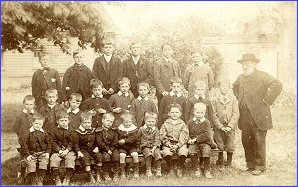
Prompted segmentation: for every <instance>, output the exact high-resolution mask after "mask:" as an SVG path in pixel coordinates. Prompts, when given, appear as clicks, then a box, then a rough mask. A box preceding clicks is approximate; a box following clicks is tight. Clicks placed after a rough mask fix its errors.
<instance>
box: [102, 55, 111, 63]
mask: <svg viewBox="0 0 298 187" xmlns="http://www.w3.org/2000/svg"><path fill="white" fill-rule="evenodd" d="M103 57H104V58H105V59H106V61H107V62H110V61H111V58H112V54H111V55H110V56H107V55H106V54H103Z"/></svg>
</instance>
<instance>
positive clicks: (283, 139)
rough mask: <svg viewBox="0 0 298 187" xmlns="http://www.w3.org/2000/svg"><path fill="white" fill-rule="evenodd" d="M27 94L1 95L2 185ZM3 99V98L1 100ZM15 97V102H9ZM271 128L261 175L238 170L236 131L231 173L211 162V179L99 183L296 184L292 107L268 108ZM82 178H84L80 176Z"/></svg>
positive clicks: (12, 176)
mask: <svg viewBox="0 0 298 187" xmlns="http://www.w3.org/2000/svg"><path fill="white" fill-rule="evenodd" d="M26 94H29V92H28V93H27V92H26V91H24V92H22V93H15V94H5V93H3V94H2V97H3V98H6V100H2V122H3V123H2V149H1V150H2V151H1V153H2V154H1V155H2V185H15V184H16V174H17V172H16V171H17V164H18V153H17V151H16V148H17V147H18V143H17V138H16V135H14V134H13V132H12V130H11V128H12V124H13V119H14V112H15V111H17V110H19V108H18V106H21V102H22V98H23V96H24V95H26ZM4 96H5V97H4ZM12 98H17V99H12ZM272 116H273V123H274V124H273V125H274V129H272V130H270V131H268V134H267V171H266V173H265V174H264V175H261V176H253V175H251V174H250V173H248V172H243V171H240V169H241V168H245V159H244V151H243V148H242V145H241V139H240V131H239V130H237V133H236V151H235V153H234V160H233V168H232V170H231V171H227V170H225V171H222V172H219V171H218V170H217V168H216V166H215V158H213V159H212V174H213V176H214V178H213V179H211V180H208V179H204V178H200V179H195V178H192V177H188V175H186V176H185V177H183V178H181V179H178V178H176V177H175V176H167V175H165V176H163V177H162V178H150V179H148V178H146V177H145V176H144V175H141V178H140V179H137V180H135V179H130V180H125V181H120V182H118V183H103V184H106V185H199V186H202V185H225V186H230V185H256V186H258V185H296V184H297V183H296V179H297V178H296V168H297V167H296V132H297V131H296V108H295V105H292V106H276V105H275V106H273V107H272ZM80 177H82V176H78V175H76V176H75V178H74V184H75V185H85V184H86V183H85V180H79V178H80ZM83 177H84V176H83Z"/></svg>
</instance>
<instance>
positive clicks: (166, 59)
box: [163, 56, 172, 63]
mask: <svg viewBox="0 0 298 187" xmlns="http://www.w3.org/2000/svg"><path fill="white" fill-rule="evenodd" d="M163 58H164V60H165V61H166V62H167V63H170V62H172V58H166V57H165V56H163Z"/></svg>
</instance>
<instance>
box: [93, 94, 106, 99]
mask: <svg viewBox="0 0 298 187" xmlns="http://www.w3.org/2000/svg"><path fill="white" fill-rule="evenodd" d="M91 98H93V99H94V98H96V97H95V96H94V95H93V94H92V95H91ZM99 98H100V99H102V98H103V95H102V94H101V95H100V96H99Z"/></svg>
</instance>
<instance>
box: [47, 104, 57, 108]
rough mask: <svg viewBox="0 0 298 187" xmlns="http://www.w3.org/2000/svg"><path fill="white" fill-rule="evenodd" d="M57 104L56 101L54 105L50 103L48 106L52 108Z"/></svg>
mask: <svg viewBox="0 0 298 187" xmlns="http://www.w3.org/2000/svg"><path fill="white" fill-rule="evenodd" d="M55 106H56V103H55V104H53V105H50V104H48V107H50V108H51V109H53V108H54V107H55Z"/></svg>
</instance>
